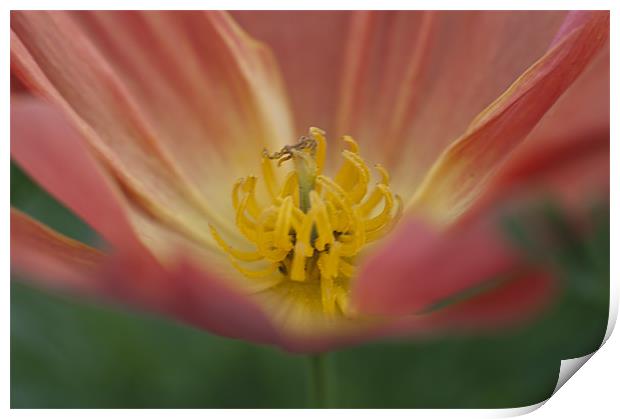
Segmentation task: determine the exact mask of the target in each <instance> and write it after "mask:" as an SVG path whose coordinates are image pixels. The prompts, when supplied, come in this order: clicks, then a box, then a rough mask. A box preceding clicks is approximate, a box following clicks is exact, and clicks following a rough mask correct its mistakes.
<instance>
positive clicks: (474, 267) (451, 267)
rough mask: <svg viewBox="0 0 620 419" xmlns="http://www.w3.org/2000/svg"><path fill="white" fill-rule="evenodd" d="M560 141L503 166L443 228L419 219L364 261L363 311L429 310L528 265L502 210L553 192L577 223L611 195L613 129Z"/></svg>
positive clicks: (357, 290)
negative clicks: (509, 234) (505, 229)
mask: <svg viewBox="0 0 620 419" xmlns="http://www.w3.org/2000/svg"><path fill="white" fill-rule="evenodd" d="M551 144H554V145H555V146H554V147H553V148H551V147H550V148H547V149H545V150H544V151H543V152H541V153H539V154H537V155H534V154H527V155H523V158H520V159H513V160H511V161H510V162H509V163H508V164H507V165H505V166H503V167H502V168H501V169H500V171H499V172H498V173H497V175H496V176H495V177H494V179H493V181H492V182H491V184H490V186H489V188H488V189H487V190H486V191H485V193H484V194H483V195H482V196H481V197H480V199H479V200H478V201H477V202H476V204H475V205H474V206H473V207H472V208H471V209H470V210H469V211H468V212H467V214H466V215H465V216H464V217H462V218H461V219H459V222H458V223H457V224H455V225H453V226H452V227H450V228H448V229H447V230H444V231H439V230H436V229H434V228H433V227H431V226H428V225H426V224H423V223H421V222H419V221H416V220H414V219H413V218H409V219H405V220H403V224H402V225H401V226H399V228H398V229H397V230H396V231H395V232H394V233H393V235H392V236H391V237H390V238H389V241H388V242H387V243H386V244H385V245H384V246H383V247H382V248H380V249H378V251H377V253H376V254H374V255H372V256H371V257H370V258H369V260H368V261H367V262H366V265H365V266H364V267H363V269H362V271H361V274H360V278H359V279H358V282H357V284H356V288H355V290H354V295H355V298H357V299H358V300H357V301H358V304H359V306H360V308H361V309H362V310H365V311H371V312H379V313H388V314H394V313H396V314H398V313H400V314H404V313H407V312H415V311H418V310H421V309H424V308H426V307H428V306H430V305H432V304H435V303H436V302H438V301H441V300H442V299H444V298H448V297H450V296H451V295H454V294H456V293H459V292H461V291H465V290H467V289H470V288H472V287H475V286H477V285H480V284H484V283H485V282H486V281H488V280H490V279H493V278H494V277H497V276H499V275H505V274H509V275H510V274H512V273H514V272H515V270H520V269H523V268H524V267H523V264H524V263H525V261H524V259H523V256H522V255H521V254H520V253H519V252H518V250H517V248H516V247H514V245H511V244H510V243H509V242H508V241H507V240H508V239H507V237H506V236H505V233H503V232H502V231H501V230H500V224H499V221H500V219H499V217H500V216H501V214H502V213H503V211H505V210H513V211H514V210H516V209H518V208H521V207H527V206H528V205H530V204H536V202H540V200H541V199H544V200H549V199H552V200H553V202H554V203H555V204H556V205H559V206H560V207H561V208H562V210H563V211H565V212H566V214H567V215H568V216H569V217H570V218H571V220H574V221H575V222H580V217H581V214H583V213H585V211H587V210H589V209H590V207H591V205H592V204H596V203H604V202H605V200H606V199H608V197H609V132H608V130H607V131H605V130H603V132H599V133H598V134H597V133H595V132H592V133H589V134H587V141H586V140H585V139H579V140H571V139H569V140H567V141H564V142H560V141H555V142H552V143H551Z"/></svg>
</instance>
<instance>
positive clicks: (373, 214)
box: [211, 128, 403, 315]
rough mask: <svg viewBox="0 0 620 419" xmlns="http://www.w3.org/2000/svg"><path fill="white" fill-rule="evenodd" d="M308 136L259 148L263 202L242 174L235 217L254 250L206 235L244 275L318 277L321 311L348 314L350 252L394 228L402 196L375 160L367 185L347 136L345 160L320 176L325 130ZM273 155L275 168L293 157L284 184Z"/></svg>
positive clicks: (355, 147) (352, 259)
mask: <svg viewBox="0 0 620 419" xmlns="http://www.w3.org/2000/svg"><path fill="white" fill-rule="evenodd" d="M309 134H310V135H309V136H308V137H301V139H300V140H299V142H298V143H297V144H295V145H288V146H285V147H284V148H282V150H280V151H278V152H275V153H273V154H269V153H268V152H267V151H266V150H265V151H264V152H263V158H262V163H261V170H262V175H263V182H264V186H265V187H266V192H267V193H266V197H265V199H263V201H267V202H266V203H264V204H263V203H261V199H259V198H258V194H257V190H256V186H257V178H256V177H254V176H248V177H246V178H244V179H240V180H239V181H237V182H236V183H235V185H234V187H233V191H232V201H233V207H234V209H235V222H236V225H237V228H238V229H239V231H240V232H241V234H242V235H243V236H244V237H245V238H246V239H247V240H248V241H249V242H250V243H251V244H252V245H253V246H254V250H252V251H241V250H238V249H235V248H233V247H232V246H230V245H229V244H228V243H226V242H225V241H224V240H223V239H222V237H221V236H220V235H219V234H218V232H217V231H216V230H215V229H214V228H213V227H211V233H212V235H213V237H214V238H215V240H216V241H217V243H218V245H219V247H220V248H221V249H222V250H223V251H224V252H225V253H226V254H228V256H229V257H230V260H231V262H232V264H233V266H234V267H235V268H236V269H237V270H239V271H240V272H241V273H242V274H243V275H245V276H246V277H249V278H261V277H272V276H273V275H274V274H275V276H276V284H277V283H279V282H281V281H285V280H288V281H297V282H313V283H316V284H317V286H319V287H320V295H321V303H322V306H323V311H324V312H325V314H327V315H335V314H336V313H338V312H339V311H340V312H341V313H342V314H344V315H349V314H351V310H350V308H349V304H348V293H349V283H350V279H351V278H352V277H353V275H354V271H355V269H354V266H355V258H356V256H357V255H358V253H359V252H360V251H361V250H362V248H363V247H364V246H365V245H367V244H368V243H371V242H373V241H375V240H377V239H379V238H381V237H383V236H384V235H385V234H386V233H387V232H389V231H390V230H391V229H392V227H393V226H394V224H395V223H396V222H397V221H398V219H399V218H400V215H401V213H402V207H403V206H402V200H401V198H400V197H399V196H398V195H394V194H393V193H392V192H391V190H390V187H389V176H388V173H387V171H386V170H385V169H384V168H383V167H381V166H380V165H378V164H377V165H375V168H376V170H377V172H378V173H379V181H378V182H377V184H376V185H375V186H374V188H372V190H369V183H370V181H371V178H370V170H369V168H368V166H367V164H366V162H364V160H363V159H362V157H361V156H360V155H359V146H358V145H357V143H356V142H355V140H353V139H352V138H351V137H348V136H345V137H343V140H344V142H345V143H346V144H347V146H348V149H345V150H343V151H342V157H343V158H344V162H343V164H342V166H341V167H340V169H339V171H338V172H337V174H336V176H335V177H334V178H333V179H332V178H330V177H328V176H325V175H323V166H324V163H325V152H326V140H325V132H323V131H322V130H320V129H318V128H310V130H309ZM273 160H277V162H278V165H277V166H278V168H280V167H281V166H282V164H283V163H284V162H286V161H289V160H292V162H293V165H294V170H291V171H289V172H288V174H287V175H286V176H285V177H284V181H283V182H278V180H277V176H276V172H275V170H274V167H273V164H272V161H273ZM280 183H281V184H280ZM257 264H258V265H260V266H259V267H258V268H256V265H257ZM250 265H254V266H250Z"/></svg>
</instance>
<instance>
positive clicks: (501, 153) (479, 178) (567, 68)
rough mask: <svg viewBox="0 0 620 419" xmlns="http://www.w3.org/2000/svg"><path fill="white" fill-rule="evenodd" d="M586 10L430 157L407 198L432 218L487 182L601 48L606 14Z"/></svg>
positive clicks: (446, 215) (448, 215)
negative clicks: (436, 156)
mask: <svg viewBox="0 0 620 419" xmlns="http://www.w3.org/2000/svg"><path fill="white" fill-rule="evenodd" d="M582 13H588V14H589V18H588V19H585V23H583V24H582V25H581V26H579V27H577V28H575V29H574V30H573V31H571V32H570V33H569V34H567V35H566V36H565V37H564V38H563V39H562V40H561V41H560V42H558V43H557V44H556V45H555V46H554V47H553V48H551V49H550V50H549V52H548V53H547V54H546V55H545V56H543V57H542V58H541V59H540V60H539V61H538V62H536V63H535V64H534V65H533V66H532V67H530V69H529V70H527V71H526V72H525V73H524V74H523V75H522V76H521V77H520V78H519V79H518V80H517V81H516V82H515V83H514V84H513V85H512V86H511V87H510V88H509V89H508V90H507V91H506V92H505V93H504V94H503V95H502V96H500V98H498V99H497V100H496V101H495V102H494V103H493V104H491V105H490V106H489V107H488V108H487V109H486V110H485V111H483V112H482V113H481V114H480V115H478V117H477V118H476V119H475V120H474V121H473V122H472V124H471V125H470V127H469V128H468V130H467V132H466V133H465V134H464V135H463V136H462V137H461V138H459V139H458V140H457V141H456V142H454V143H453V144H452V145H451V146H450V147H449V148H448V149H447V150H446V151H445V152H444V153H443V154H442V156H441V157H440V158H439V160H438V161H437V162H436V163H435V165H434V166H433V168H432V169H431V171H430V172H429V174H428V176H427V177H426V179H425V181H424V182H423V184H422V185H421V187H420V190H419V191H418V193H417V194H416V196H414V198H413V199H412V201H411V202H410V204H411V206H412V207H413V208H414V209H417V210H420V211H422V212H423V213H424V214H426V215H428V216H429V217H432V218H433V219H435V220H436V221H437V222H440V223H446V222H450V221H451V220H453V219H455V218H456V217H458V216H459V215H461V214H462V213H463V212H464V211H465V210H466V209H467V208H468V206H469V205H471V203H472V202H473V201H474V200H475V198H476V197H477V196H478V195H479V194H480V193H481V191H482V190H483V188H484V186H485V184H486V182H487V181H488V180H489V179H490V178H491V177H492V175H493V174H494V173H495V172H496V171H497V169H498V168H499V167H500V165H501V163H502V162H504V161H505V159H506V157H507V156H508V155H509V154H510V152H511V151H512V150H513V149H514V148H515V147H516V146H517V145H519V144H520V143H521V141H522V140H523V139H524V138H525V137H526V136H527V134H529V133H530V132H531V130H532V129H533V128H534V126H535V125H536V124H537V123H538V122H539V121H540V119H541V118H542V117H543V116H544V114H545V113H546V112H547V111H548V110H549V108H550V107H551V106H552V105H553V104H554V103H555V102H556V100H557V99H558V98H559V96H560V95H561V94H562V93H563V92H564V91H565V90H566V89H567V88H568V87H569V86H570V85H571V84H572V82H573V81H574V80H575V79H576V78H577V77H578V76H579V75H580V74H581V72H582V71H583V70H584V68H585V67H586V66H587V65H588V64H589V63H590V61H591V60H592V59H593V58H594V57H595V56H596V53H597V52H599V51H600V50H601V48H603V46H604V45H605V44H606V41H607V38H608V36H609V14H608V13H607V12H582Z"/></svg>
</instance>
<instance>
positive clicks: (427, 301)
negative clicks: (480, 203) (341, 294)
mask: <svg viewBox="0 0 620 419" xmlns="http://www.w3.org/2000/svg"><path fill="white" fill-rule="evenodd" d="M518 262H519V257H518V254H517V253H516V251H515V250H514V249H513V248H512V247H511V245H510V243H509V242H508V241H507V240H506V238H504V237H503V236H502V232H501V231H499V229H498V228H497V220H496V219H495V218H494V217H486V218H481V219H479V220H476V222H471V223H467V224H465V225H464V226H458V227H454V228H453V229H451V230H450V231H448V232H443V233H442V232H438V231H436V230H434V229H433V228H432V227H430V226H428V225H425V224H423V223H422V222H420V221H418V220H414V219H405V220H403V222H402V223H401V225H400V226H399V228H398V229H397V230H396V231H395V232H394V233H393V234H392V236H391V237H390V239H389V241H388V242H387V243H386V244H385V245H384V246H382V247H381V248H380V249H378V250H377V251H376V252H375V253H373V254H372V255H371V256H370V257H369V258H368V260H367V261H365V263H364V265H363V266H362V268H361V270H360V274H359V277H358V279H357V281H356V283H355V288H354V290H353V292H354V293H353V295H354V297H353V298H354V301H355V304H356V306H357V307H358V308H359V309H360V310H361V311H362V312H369V313H377V314H389V315H406V314H412V313H416V312H419V311H420V310H423V309H426V308H428V307H430V306H431V305H432V304H435V303H438V302H439V301H440V300H442V299H444V298H447V297H450V296H453V295H454V294H457V293H460V292H463V291H466V290H468V289H470V288H472V287H473V286H475V285H478V284H480V283H482V282H483V281H485V280H489V279H491V278H493V277H495V276H497V275H499V274H505V273H507V272H512V270H513V269H514V268H515V267H516V266H517V264H518Z"/></svg>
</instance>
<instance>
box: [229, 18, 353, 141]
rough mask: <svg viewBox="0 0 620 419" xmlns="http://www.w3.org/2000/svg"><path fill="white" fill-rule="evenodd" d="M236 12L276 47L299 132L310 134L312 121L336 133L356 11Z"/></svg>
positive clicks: (245, 24) (244, 24)
mask: <svg viewBox="0 0 620 419" xmlns="http://www.w3.org/2000/svg"><path fill="white" fill-rule="evenodd" d="M232 14H233V17H234V18H235V20H236V21H237V22H239V24H240V25H241V26H242V27H243V28H244V29H245V30H247V31H248V33H249V34H250V35H252V36H253V37H255V38H257V39H258V40H260V41H263V42H265V43H266V45H268V46H269V48H270V49H272V50H273V52H274V55H275V57H276V59H277V60H278V63H279V64H280V65H281V67H282V73H283V76H284V80H285V82H286V84H287V87H288V89H287V90H288V92H289V94H290V96H291V108H292V109H293V111H294V117H295V129H296V132H298V133H305V132H306V131H307V130H308V127H311V126H316V127H321V128H323V129H326V130H328V131H330V132H332V131H333V130H334V128H335V127H334V124H333V122H334V118H335V115H336V113H337V106H338V100H339V94H340V92H339V90H340V89H339V83H340V77H341V70H342V64H343V58H344V56H343V53H344V51H345V49H346V41H347V31H348V28H349V24H350V19H351V16H350V15H351V13H350V12H339V11H302V12H295V11H238V12H232ZM332 134H333V135H341V134H343V133H341V132H332Z"/></svg>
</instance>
